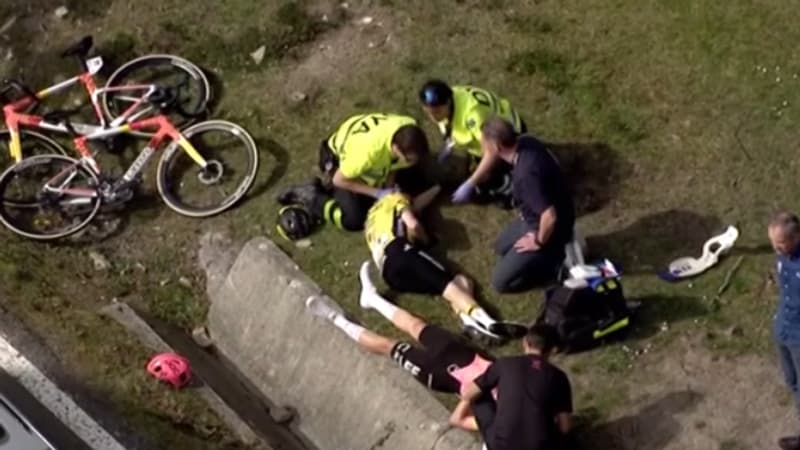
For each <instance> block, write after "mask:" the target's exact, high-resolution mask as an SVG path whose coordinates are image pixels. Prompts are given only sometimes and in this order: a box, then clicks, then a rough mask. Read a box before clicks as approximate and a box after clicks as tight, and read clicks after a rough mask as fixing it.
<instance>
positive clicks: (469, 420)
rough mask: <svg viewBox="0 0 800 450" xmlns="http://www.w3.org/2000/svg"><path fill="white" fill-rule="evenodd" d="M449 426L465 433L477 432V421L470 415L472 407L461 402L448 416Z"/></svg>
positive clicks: (467, 403)
mask: <svg viewBox="0 0 800 450" xmlns="http://www.w3.org/2000/svg"><path fill="white" fill-rule="evenodd" d="M450 425H452V426H454V427H458V428H461V429H462V430H467V431H478V421H477V420H475V415H474V414H472V405H471V404H470V403H469V402H466V401H464V400H461V401H459V402H458V405H456V407H455V409H453V412H452V413H451V414H450Z"/></svg>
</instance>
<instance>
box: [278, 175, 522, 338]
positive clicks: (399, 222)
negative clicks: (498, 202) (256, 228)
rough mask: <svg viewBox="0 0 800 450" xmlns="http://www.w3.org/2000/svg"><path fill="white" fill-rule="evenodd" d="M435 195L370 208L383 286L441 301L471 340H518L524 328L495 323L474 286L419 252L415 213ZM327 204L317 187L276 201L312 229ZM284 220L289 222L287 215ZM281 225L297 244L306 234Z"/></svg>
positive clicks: (421, 234) (389, 199)
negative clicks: (294, 209)
mask: <svg viewBox="0 0 800 450" xmlns="http://www.w3.org/2000/svg"><path fill="white" fill-rule="evenodd" d="M438 193H439V186H438V185H437V186H433V187H432V188H430V189H428V190H426V191H425V192H423V193H421V194H419V195H418V196H416V197H415V198H414V200H413V201H412V200H411V199H410V197H409V196H408V195H406V194H403V193H400V192H394V193H391V194H388V195H385V196H384V197H382V198H381V199H379V200H378V201H377V202H375V204H374V205H373V206H372V207H371V208H370V210H369V212H368V214H367V221H366V225H365V237H366V241H367V245H368V246H369V249H370V252H371V253H372V257H373V260H374V262H375V265H376V267H377V268H378V271H379V273H380V274H381V276H382V278H383V280H384V281H385V282H386V284H387V285H389V287H390V288H392V289H394V290H395V291H398V292H407V293H417V294H430V295H441V296H442V297H444V299H445V300H447V302H448V303H449V304H450V306H451V307H452V309H453V310H454V311H455V312H456V314H458V317H459V318H460V319H461V321H462V322H463V324H464V328H465V331H466V332H467V334H468V335H469V336H470V337H472V338H474V339H477V340H485V341H488V343H498V342H501V341H502V340H504V339H506V338H518V337H522V336H523V335H524V334H525V331H526V327H525V326H524V325H520V324H515V323H511V322H499V321H496V320H494V319H493V318H492V317H491V316H490V315H489V314H488V313H487V312H486V311H485V310H484V309H483V308H482V307H480V306H479V305H478V302H477V301H476V300H475V297H474V295H473V290H472V283H471V282H470V280H469V279H468V278H467V277H466V276H464V275H460V274H459V275H454V274H452V273H451V272H450V271H448V270H447V269H446V268H445V267H444V266H443V265H442V264H441V263H440V262H438V261H437V260H436V259H434V258H433V257H432V256H431V255H430V254H428V253H427V252H425V251H424V250H423V249H422V248H421V246H422V245H424V244H425V243H426V242H427V241H428V236H427V234H426V232H425V229H424V228H423V227H422V224H421V223H420V222H419V220H417V218H416V216H415V212H419V211H421V210H422V209H424V208H425V207H427V206H428V205H429V204H430V203H431V202H432V201H433V199H434V198H435V197H436V196H437V195H438ZM327 198H329V194H327V193H326V192H325V190H324V189H323V188H322V187H321V183H320V182H319V181H317V182H313V183H311V184H310V185H305V186H295V187H293V188H290V189H289V190H287V191H286V192H284V193H283V194H282V195H281V196H280V198H279V201H280V202H281V203H282V204H284V205H301V207H302V209H304V210H305V211H307V213H305V214H307V215H309V216H310V218H309V219H308V221H310V222H312V223H313V222H319V217H320V215H321V210H322V209H323V205H324V204H325V203H326V200H327ZM282 216H286V217H287V218H290V217H289V215H288V214H283V215H282ZM279 220H281V223H279V230H281V233H282V234H285V235H289V236H291V237H292V238H298V237H301V236H302V235H307V234H309V233H310V230H307V229H305V228H304V229H303V230H298V229H297V228H298V227H297V224H298V223H306V221H300V220H294V219H292V220H291V221H290V220H283V218H279ZM284 222H285V223H284ZM364 270H368V265H367V266H365V267H363V268H362V272H363V271H364ZM363 278H364V277H363V276H362V281H363Z"/></svg>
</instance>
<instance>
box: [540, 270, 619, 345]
mask: <svg viewBox="0 0 800 450" xmlns="http://www.w3.org/2000/svg"><path fill="white" fill-rule="evenodd" d="M630 320H631V311H630V310H629V309H628V305H627V302H626V301H625V296H624V295H623V292H622V284H621V283H620V281H619V278H617V277H613V278H605V279H602V280H600V281H599V282H597V283H593V284H591V285H590V286H587V287H584V288H579V289H571V288H568V287H566V286H555V287H552V288H550V289H548V290H547V291H546V293H545V302H544V306H543V308H542V311H541V312H540V314H539V317H538V319H537V321H536V323H538V324H547V325H550V326H552V327H554V328H555V329H556V331H557V333H558V336H559V338H560V340H561V342H560V348H561V349H562V350H563V351H566V352H567V353H572V352H577V351H582V350H587V349H589V348H592V347H594V346H596V345H598V344H599V343H600V342H602V341H603V340H604V339H606V338H608V337H611V336H617V335H619V334H621V332H622V331H623V330H627V329H628V328H629V327H630Z"/></svg>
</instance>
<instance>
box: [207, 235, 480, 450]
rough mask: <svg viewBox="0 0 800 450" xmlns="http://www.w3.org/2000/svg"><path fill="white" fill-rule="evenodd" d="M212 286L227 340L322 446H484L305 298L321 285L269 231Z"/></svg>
mask: <svg viewBox="0 0 800 450" xmlns="http://www.w3.org/2000/svg"><path fill="white" fill-rule="evenodd" d="M201 259H203V258H202V257H201ZM204 265H206V266H207V264H204ZM209 287H210V288H211V289H210V291H209V296H210V298H211V307H210V311H209V317H208V328H209V331H210V333H211V337H212V339H213V340H214V342H215V345H216V346H217V348H218V349H219V350H220V351H222V352H223V353H224V354H225V355H226V356H227V357H228V358H229V359H231V360H232V361H233V362H234V363H235V364H236V365H237V366H238V368H239V370H240V371H241V372H242V373H243V374H244V375H245V376H246V377H247V378H248V379H249V380H250V381H251V382H252V383H253V384H254V385H255V386H256V387H258V388H259V389H260V390H261V391H262V392H263V393H264V394H265V395H266V396H267V397H268V398H269V399H270V400H271V401H273V402H275V403H277V404H286V405H291V406H292V407H294V408H295V409H296V411H297V413H298V416H297V420H299V422H298V428H299V430H300V431H301V432H302V433H303V434H304V435H305V437H306V438H308V439H309V440H310V441H311V442H313V443H314V444H315V445H316V446H317V447H318V448H319V449H322V450H378V449H383V450H404V449H409V450H456V449H457V450H472V449H475V450H478V449H480V444H479V442H478V440H477V439H476V437H475V436H472V435H470V434H469V433H465V432H462V431H459V430H455V429H452V428H448V427H447V416H448V411H447V410H446V409H445V408H444V406H442V405H441V404H440V403H439V402H438V401H436V399H435V398H434V397H433V396H432V395H431V394H430V393H429V392H427V390H426V389H425V388H424V387H423V386H421V385H420V384H418V383H417V382H416V381H414V380H413V379H412V378H411V377H410V376H408V375H407V374H405V373H403V372H402V371H401V370H400V369H399V368H397V367H396V366H395V365H394V364H393V363H392V362H391V361H389V359H388V358H382V357H379V356H375V355H370V354H366V353H364V352H363V351H361V350H360V349H359V348H358V347H357V346H356V345H354V344H353V342H351V341H350V340H349V339H348V338H347V337H346V336H345V335H343V334H342V333H341V332H340V331H339V330H337V329H335V328H334V327H333V326H331V325H329V324H326V323H322V322H320V321H319V320H318V319H315V318H313V317H311V316H310V315H308V314H307V313H306V312H305V306H304V302H305V299H306V298H307V297H308V296H309V295H312V294H318V293H319V292H320V289H319V287H318V286H317V285H316V284H315V283H314V282H313V281H312V280H311V279H309V278H308V277H307V276H306V275H305V274H304V273H303V272H302V271H300V270H299V269H298V268H297V266H296V265H295V264H294V262H293V261H292V260H291V259H290V258H289V257H288V256H287V255H286V254H284V253H283V252H282V251H281V250H280V248H278V247H277V246H276V245H275V244H273V243H272V242H270V241H269V240H268V239H266V238H257V239H253V240H252V241H250V242H248V243H247V244H246V245H245V246H244V248H243V249H242V250H241V252H240V253H239V255H238V257H237V258H236V260H235V262H233V265H232V267H231V268H230V271H229V272H228V275H227V277H226V278H225V279H224V281H222V282H221V283H219V284H218V285H215V286H213V287H212V286H209Z"/></svg>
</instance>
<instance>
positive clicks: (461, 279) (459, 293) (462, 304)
mask: <svg viewBox="0 0 800 450" xmlns="http://www.w3.org/2000/svg"><path fill="white" fill-rule="evenodd" d="M442 297H444V299H445V300H447V302H448V303H450V307H451V308H453V310H454V311H455V312H457V313H461V312H469V311H470V310H471V309H473V308H475V307H476V306H478V302H477V301H475V297H474V296H473V295H472V289H471V283H470V282H469V280H467V277H465V276H463V275H456V276H455V277H454V278H453V281H451V282H450V283H448V284H447V286H446V287H445V288H444V292H442Z"/></svg>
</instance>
